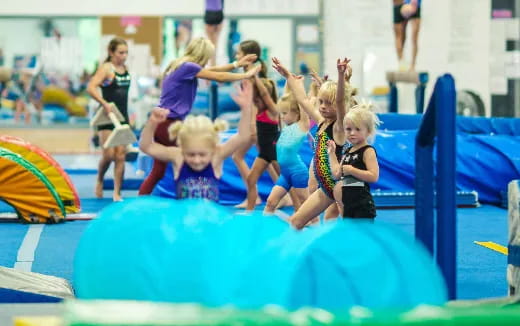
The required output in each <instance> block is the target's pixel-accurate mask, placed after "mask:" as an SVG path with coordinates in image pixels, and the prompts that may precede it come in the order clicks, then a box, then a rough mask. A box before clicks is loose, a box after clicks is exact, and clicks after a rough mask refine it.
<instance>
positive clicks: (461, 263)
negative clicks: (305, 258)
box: [0, 162, 508, 299]
mask: <svg viewBox="0 0 520 326" xmlns="http://www.w3.org/2000/svg"><path fill="white" fill-rule="evenodd" d="M60 163H63V162H60ZM66 163H67V164H68V166H70V164H72V163H71V162H66ZM65 166H67V165H65ZM70 176H71V178H72V179H73V182H74V184H75V185H76V187H77V190H78V193H79V196H80V198H81V199H82V212H83V213H93V214H97V213H98V212H99V211H100V210H101V209H103V207H105V206H106V205H109V204H110V203H111V199H110V198H111V197H112V196H111V192H105V198H104V199H95V198H93V193H94V184H95V174H88V173H87V174H71V175H70ZM136 195H137V193H136V191H124V192H123V197H127V198H128V197H133V196H136ZM9 209H10V208H9V207H8V206H6V205H5V204H0V212H5V211H7V210H9ZM257 209H262V207H261V206H259V207H258V208H257ZM11 210H12V209H11ZM284 213H285V214H290V213H291V209H284ZM377 222H385V223H390V224H394V225H397V226H398V227H400V228H402V229H403V230H405V231H406V232H408V233H410V234H413V232H414V231H413V230H414V210H413V209H385V210H383V209H381V210H378V217H377V219H376V223H377ZM89 223H90V222H89V221H88V220H86V221H68V222H66V223H63V224H57V225H41V227H42V230H41V234H40V237H39V241H38V242H37V245H36V246H35V248H34V260H33V262H32V268H31V271H33V272H37V273H42V274H46V275H53V276H57V277H62V278H65V279H67V280H69V281H70V282H71V283H72V277H73V259H74V252H75V249H76V246H77V244H78V241H79V239H80V237H81V234H82V232H83V231H84V230H85V228H86V227H87V226H88V224H89ZM32 227H34V226H31V225H26V224H19V223H13V222H5V223H0V247H1V248H2V250H0V266H6V267H14V265H15V263H16V262H17V257H18V251H19V249H20V246H21V244H22V241H23V240H24V237H25V235H26V233H27V231H28V230H29V228H32ZM507 234H508V228H507V210H506V209H503V208H499V207H495V206H489V205H482V206H480V207H478V208H461V209H458V210H457V296H458V298H459V299H481V298H489V297H500V296H505V295H507V280H506V267H507V256H505V255H504V254H501V253H499V252H497V251H493V250H490V249H487V248H484V247H482V246H479V245H477V244H475V243H474V241H492V242H495V243H497V244H500V245H503V246H507V239H508V235H507Z"/></svg>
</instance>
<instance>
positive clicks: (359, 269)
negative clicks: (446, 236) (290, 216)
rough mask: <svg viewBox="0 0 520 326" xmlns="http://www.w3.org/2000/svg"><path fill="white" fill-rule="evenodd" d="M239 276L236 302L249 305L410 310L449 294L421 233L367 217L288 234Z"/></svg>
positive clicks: (438, 300) (250, 306) (442, 301)
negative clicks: (414, 234) (421, 240)
mask: <svg viewBox="0 0 520 326" xmlns="http://www.w3.org/2000/svg"><path fill="white" fill-rule="evenodd" d="M239 281H240V283H239V284H238V286H237V288H236V289H235V291H234V297H233V301H234V303H235V304H237V305H238V306H239V307H242V308H257V307H261V306H263V305H266V304H277V305H280V306H283V307H286V308H288V309H297V308H300V307H303V306H313V307H320V308H324V309H328V310H340V309H346V308H349V307H352V306H355V305H361V306H366V307H369V308H388V307H392V308H397V307H403V308H408V307H414V306H416V305H418V304H423V303H426V304H442V303H444V302H446V300H447V294H446V286H445V284H444V280H443V278H442V276H441V273H440V271H439V270H438V268H437V266H436V265H435V264H434V262H433V260H432V258H431V257H430V256H429V255H428V254H427V252H426V251H425V250H424V249H423V248H422V247H420V245H418V244H417V243H415V241H414V240H413V238H411V237H410V236H409V235H407V234H405V233H403V232H401V231H400V230H398V229H396V228H395V227H393V226H390V225H385V224H380V223H376V224H370V223H365V222H360V221H349V220H338V221H337V222H333V223H328V224H326V225H324V226H323V227H319V228H309V229H307V230H305V231H303V232H302V233H299V234H295V233H284V234H283V235H282V236H281V237H280V238H279V239H278V241H277V242H276V243H271V244H270V245H269V246H266V248H265V250H263V252H262V253H261V254H260V255H259V256H258V257H257V258H256V259H255V260H252V261H250V265H249V266H247V267H246V269H245V272H244V274H243V275H242V276H241V277H239Z"/></svg>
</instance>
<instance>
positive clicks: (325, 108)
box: [318, 96, 336, 119]
mask: <svg viewBox="0 0 520 326" xmlns="http://www.w3.org/2000/svg"><path fill="white" fill-rule="evenodd" d="M318 102H319V110H320V114H321V116H322V117H324V118H325V119H336V106H335V105H334V103H332V102H331V101H330V100H329V99H327V98H326V97H322V96H320V97H319V98H318Z"/></svg>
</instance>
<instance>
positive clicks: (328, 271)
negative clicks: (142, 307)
mask: <svg viewBox="0 0 520 326" xmlns="http://www.w3.org/2000/svg"><path fill="white" fill-rule="evenodd" d="M74 284H75V288H76V294H77V297H78V298H80V299H123V300H147V301H156V302H176V303H186V302H190V303H200V304H203V305H206V306H210V307H218V306H225V305H230V304H232V305H235V306H237V307H239V308H252V309H258V308H261V307H263V306H265V305H267V304H278V305H280V306H282V307H285V308H287V309H297V308H301V307H305V306H313V307H321V308H325V309H329V310H339V309H348V308H350V307H352V306H355V305H363V306H366V307H370V308H376V307H377V308H382V307H385V308H395V307H400V308H406V307H410V308H411V307H414V306H416V305H418V304H421V303H425V304H436V305H441V304H443V303H444V302H445V301H446V288H445V285H444V281H443V279H442V277H441V274H440V271H439V269H438V268H437V267H436V265H435V263H434V260H433V259H432V258H431V257H430V256H429V255H428V254H427V253H426V251H425V250H424V249H423V248H422V247H421V246H420V245H419V244H417V243H416V242H415V240H414V239H413V237H412V236H411V235H409V234H407V233H404V232H403V231H400V230H398V229H397V227H395V226H391V225H385V224H383V223H376V224H373V223H369V222H364V221H345V220H339V221H336V222H331V223H328V224H326V225H324V226H322V227H319V228H316V227H312V228H308V229H306V230H304V231H301V232H298V231H295V230H293V229H292V228H291V227H290V226H289V225H288V224H287V223H286V222H284V221H282V220H280V219H278V218H277V217H270V216H261V215H260V214H254V215H232V211H231V210H229V209H228V208H227V207H224V206H218V205H216V204H214V203H211V202H207V201H202V200H183V201H176V200H168V199H164V198H158V197H150V196H147V197H139V198H136V199H131V200H125V201H124V202H120V203H114V204H111V205H110V206H108V207H106V208H105V209H103V210H102V211H101V212H100V213H99V215H98V218H97V219H95V220H93V221H92V222H91V223H90V224H89V226H88V227H87V229H86V230H85V232H84V233H83V235H82V237H81V239H80V243H79V246H78V249H77V251H76V256H75V264H74Z"/></svg>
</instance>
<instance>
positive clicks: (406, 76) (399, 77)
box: [386, 71, 428, 85]
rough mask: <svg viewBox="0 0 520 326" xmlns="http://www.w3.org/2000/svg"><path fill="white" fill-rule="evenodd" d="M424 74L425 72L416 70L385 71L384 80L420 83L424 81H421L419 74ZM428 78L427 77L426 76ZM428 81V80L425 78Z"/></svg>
mask: <svg viewBox="0 0 520 326" xmlns="http://www.w3.org/2000/svg"><path fill="white" fill-rule="evenodd" d="M423 74H426V76H428V73H427V72H416V71H387V72H386V80H387V81H388V82H389V83H409V84H416V85H420V84H422V83H424V82H423V81H421V78H420V77H421V75H423ZM426 78H428V77H426ZM426 81H428V80H426Z"/></svg>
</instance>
